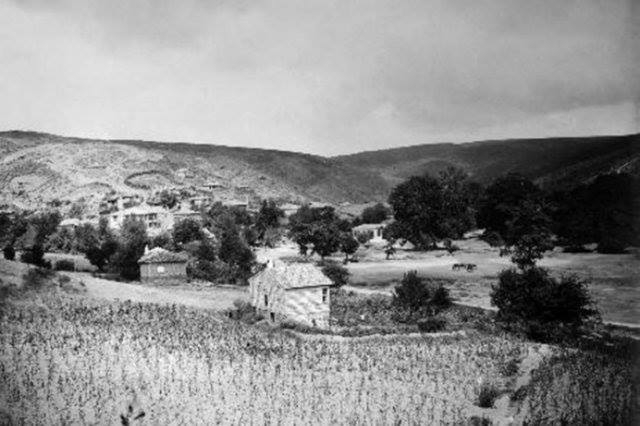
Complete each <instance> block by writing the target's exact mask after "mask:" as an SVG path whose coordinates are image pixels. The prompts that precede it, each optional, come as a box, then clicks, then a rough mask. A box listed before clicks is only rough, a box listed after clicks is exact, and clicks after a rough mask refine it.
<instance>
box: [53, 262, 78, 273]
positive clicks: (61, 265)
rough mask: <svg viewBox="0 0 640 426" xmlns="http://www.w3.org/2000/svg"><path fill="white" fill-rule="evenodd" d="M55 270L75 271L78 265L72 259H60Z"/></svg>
mask: <svg viewBox="0 0 640 426" xmlns="http://www.w3.org/2000/svg"><path fill="white" fill-rule="evenodd" d="M53 269H55V270H56V271H75V269H76V264H75V262H74V261H73V260H71V259H60V260H58V261H57V262H56V263H55V266H54V268H53Z"/></svg>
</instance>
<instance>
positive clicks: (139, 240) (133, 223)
mask: <svg viewBox="0 0 640 426" xmlns="http://www.w3.org/2000/svg"><path fill="white" fill-rule="evenodd" d="M147 243H148V240H147V228H146V226H145V224H144V223H143V222H141V221H137V220H134V219H129V218H127V219H125V221H124V223H123V224H122V229H121V230H120V243H119V245H118V249H117V250H116V252H115V253H114V254H113V256H112V257H111V260H110V264H111V266H112V268H114V269H115V270H116V271H117V272H118V273H119V274H120V276H122V278H125V279H129V280H135V279H138V278H140V268H139V267H138V259H140V257H142V255H143V254H144V248H145V246H146V245H147Z"/></svg>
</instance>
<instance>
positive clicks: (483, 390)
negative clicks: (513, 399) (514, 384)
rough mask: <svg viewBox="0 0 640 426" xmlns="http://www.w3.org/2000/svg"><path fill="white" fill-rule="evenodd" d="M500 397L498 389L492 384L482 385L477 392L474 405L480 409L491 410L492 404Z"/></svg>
mask: <svg viewBox="0 0 640 426" xmlns="http://www.w3.org/2000/svg"><path fill="white" fill-rule="evenodd" d="M498 396H500V389H498V387H497V386H496V385H495V384H493V383H483V384H482V385H481V386H480V389H479V390H478V398H477V400H476V405H477V406H478V407H482V408H493V404H494V403H495V401H496V399H497V398H498Z"/></svg>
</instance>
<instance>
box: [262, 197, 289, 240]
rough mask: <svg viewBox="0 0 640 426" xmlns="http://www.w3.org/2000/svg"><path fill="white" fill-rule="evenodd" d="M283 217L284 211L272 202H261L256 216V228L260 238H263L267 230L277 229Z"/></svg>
mask: <svg viewBox="0 0 640 426" xmlns="http://www.w3.org/2000/svg"><path fill="white" fill-rule="evenodd" d="M283 217H284V211H282V209H280V208H279V207H278V205H277V204H276V202H275V201H274V200H263V201H262V204H261V205H260V210H259V211H258V215H257V216H256V228H257V229H258V232H259V233H260V238H262V237H263V235H264V233H265V232H266V230H267V229H269V228H277V227H278V226H279V225H280V219H282V218H283Z"/></svg>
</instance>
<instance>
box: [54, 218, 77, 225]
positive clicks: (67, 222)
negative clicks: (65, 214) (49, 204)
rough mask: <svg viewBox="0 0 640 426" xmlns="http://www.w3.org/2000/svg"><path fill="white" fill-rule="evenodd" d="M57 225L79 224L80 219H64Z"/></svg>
mask: <svg viewBox="0 0 640 426" xmlns="http://www.w3.org/2000/svg"><path fill="white" fill-rule="evenodd" d="M59 226H80V219H78V218H75V217H72V218H69V219H64V220H62V221H61V222H60V225H59Z"/></svg>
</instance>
